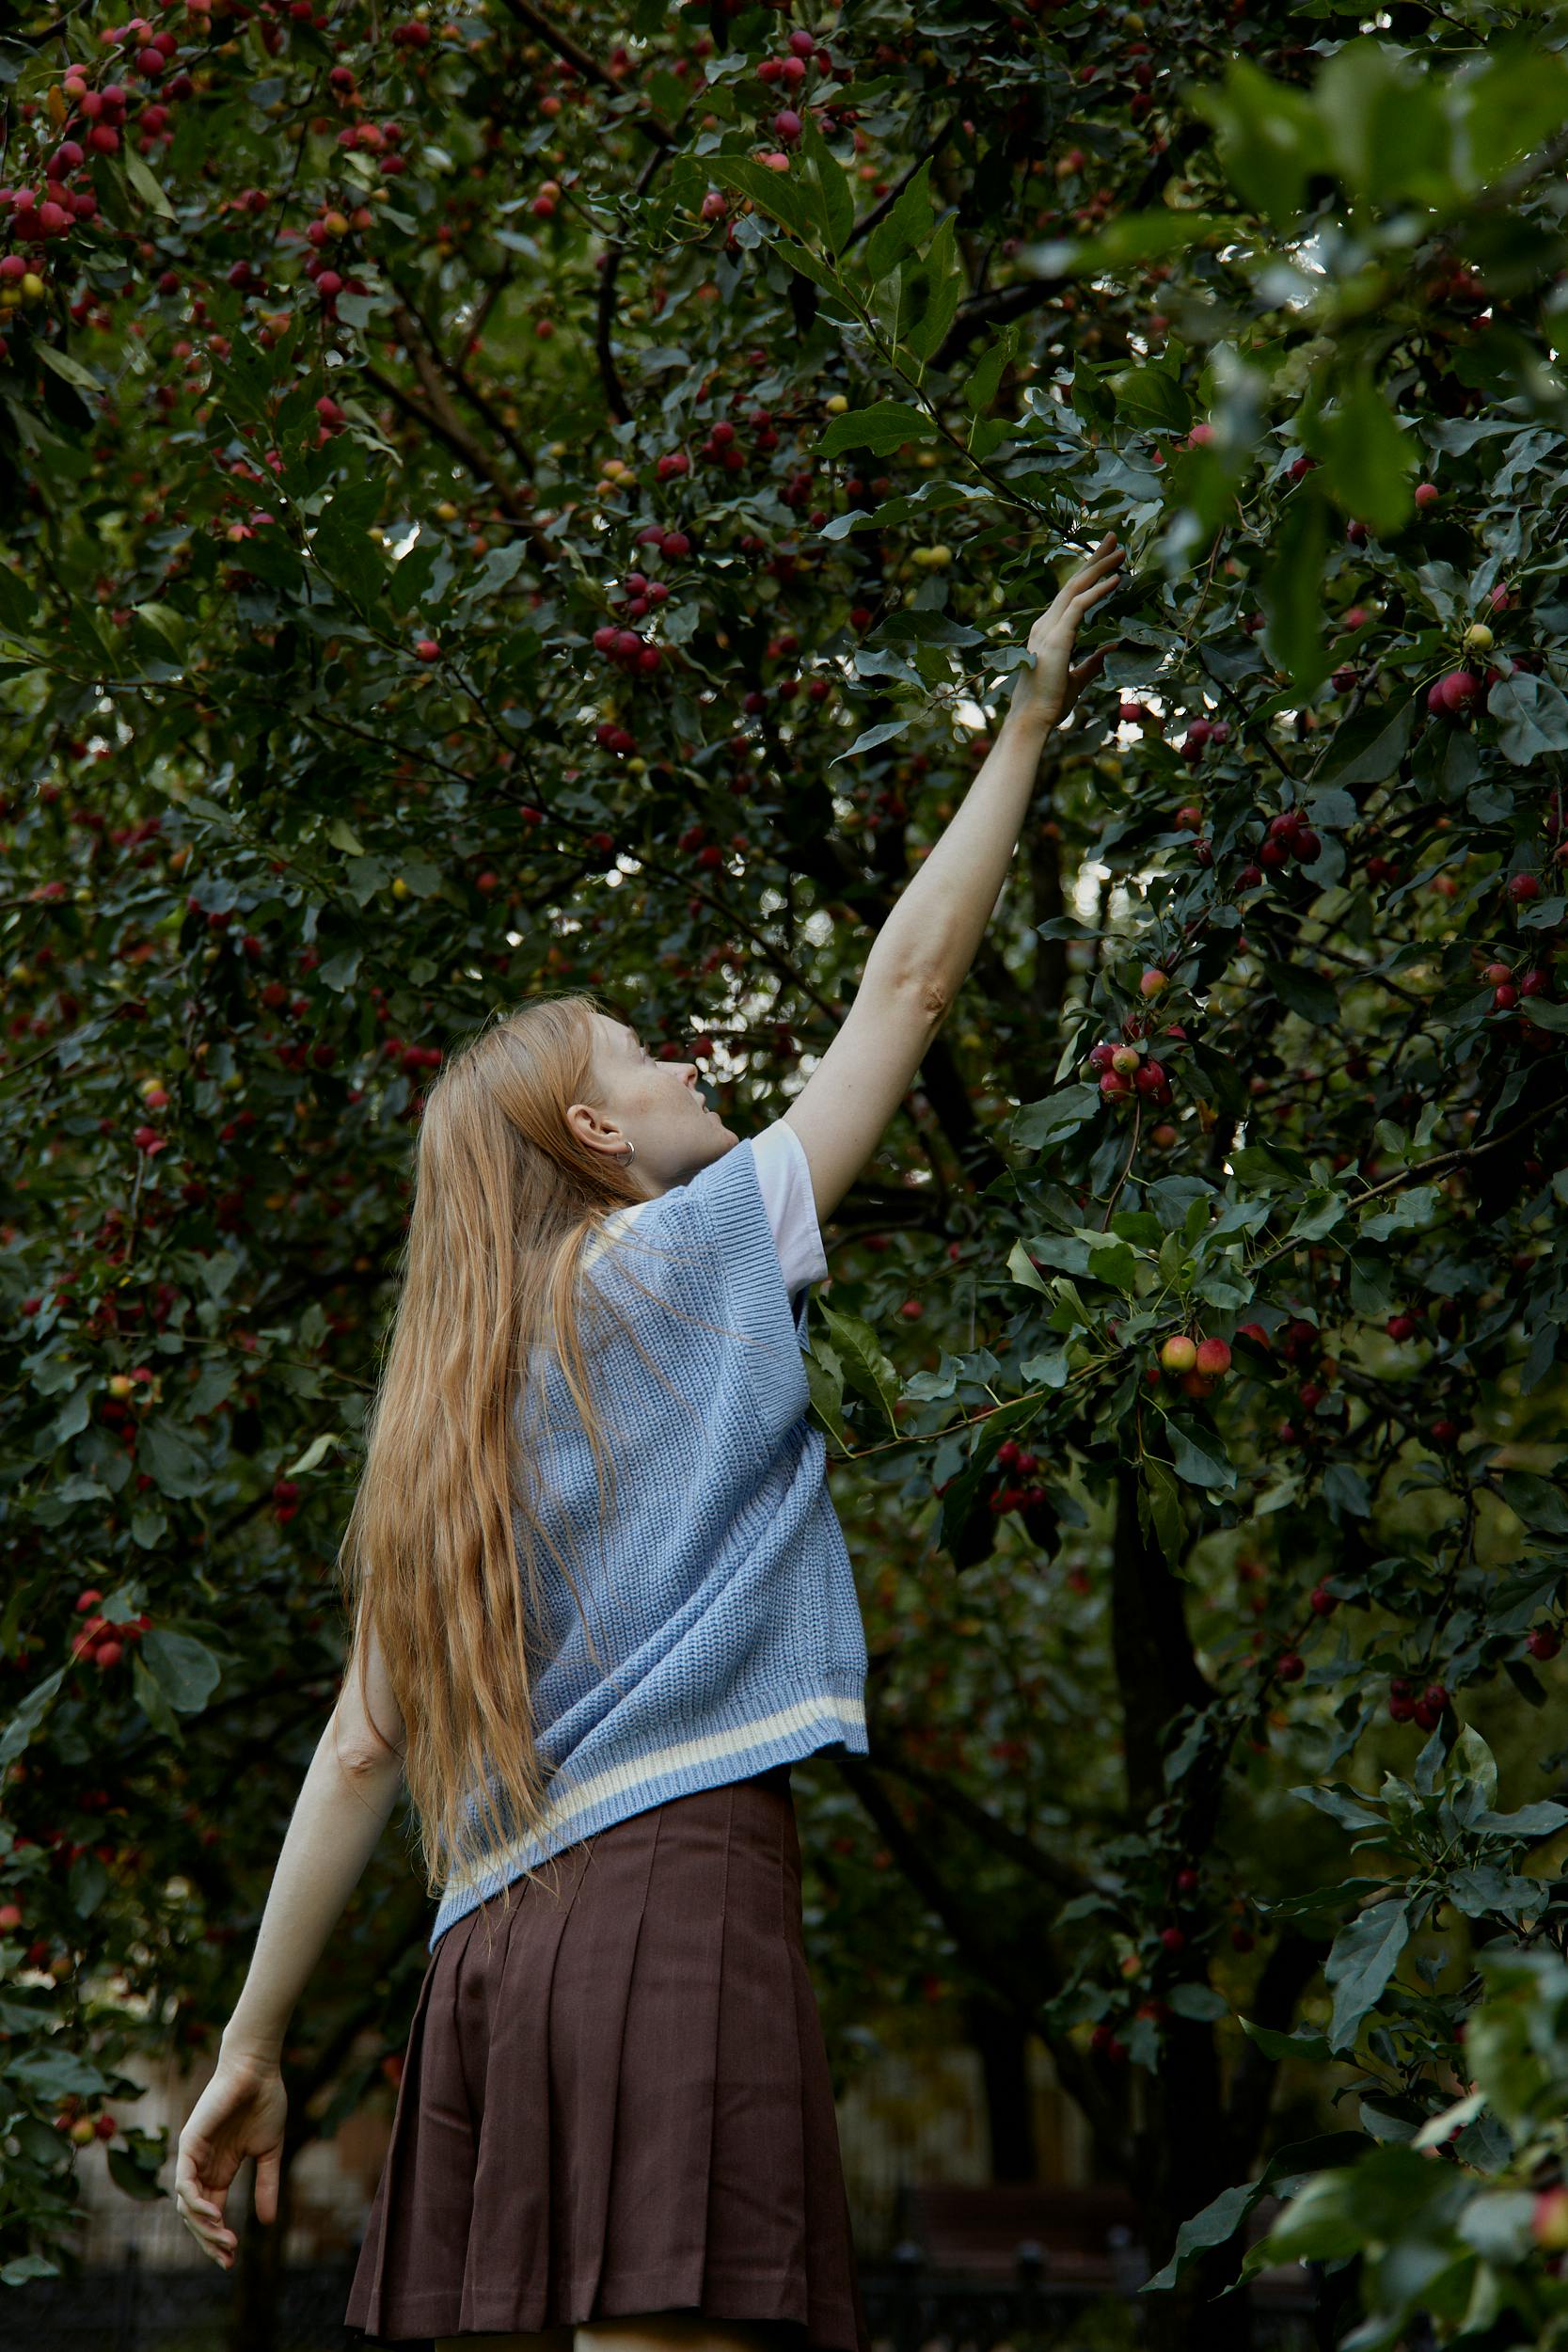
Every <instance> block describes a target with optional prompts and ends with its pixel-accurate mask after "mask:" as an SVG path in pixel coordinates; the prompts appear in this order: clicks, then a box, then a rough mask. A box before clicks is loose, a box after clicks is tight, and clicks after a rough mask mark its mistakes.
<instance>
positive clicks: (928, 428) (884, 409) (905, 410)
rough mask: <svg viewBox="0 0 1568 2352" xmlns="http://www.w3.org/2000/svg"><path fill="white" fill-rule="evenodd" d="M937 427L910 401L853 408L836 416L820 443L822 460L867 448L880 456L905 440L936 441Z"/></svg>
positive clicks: (897, 447) (885, 401)
mask: <svg viewBox="0 0 1568 2352" xmlns="http://www.w3.org/2000/svg"><path fill="white" fill-rule="evenodd" d="M936 437H937V429H936V426H935V425H934V424H933V423H932V421H931V420H930V418H929V417H928V416H927V415H926V414H925V412H924V410H922V409H919V408H911V405H910V404H909V403H908V401H903V400H878V401H874V402H873V403H872V405H871V406H870V407H869V408H852V409H851V410H850V411H849V414H848V415H847V416H845V417H834V418H833V420H832V422H831V423H830V425H829V426H828V429H827V431H826V432H825V433H824V434H823V436H822V438H821V440H820V441H819V442H818V443H817V450H818V453H819V454H820V455H821V456H823V457H837V456H839V455H840V454H841V453H843V452H844V451H845V450H847V449H868V450H871V451H872V452H873V453H875V454H876V455H877V456H883V455H885V454H886V453H887V452H888V451H889V450H894V449H901V448H902V447H903V445H904V443H905V442H906V441H934V440H935V439H936Z"/></svg>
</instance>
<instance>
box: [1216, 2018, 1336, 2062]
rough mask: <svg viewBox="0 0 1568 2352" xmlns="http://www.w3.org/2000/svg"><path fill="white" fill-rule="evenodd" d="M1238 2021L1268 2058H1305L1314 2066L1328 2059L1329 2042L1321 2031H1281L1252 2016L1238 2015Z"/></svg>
mask: <svg viewBox="0 0 1568 2352" xmlns="http://www.w3.org/2000/svg"><path fill="white" fill-rule="evenodd" d="M1236 2023H1237V2024H1238V2025H1239V2026H1240V2027H1241V2029H1242V2031H1243V2033H1244V2034H1245V2035H1246V2037H1247V2040H1248V2041H1249V2042H1257V2044H1258V2047H1259V2049H1260V2050H1261V2051H1262V2053H1263V2056H1264V2057H1265V2058H1274V2059H1275V2060H1278V2059H1281V2058H1305V2059H1307V2061H1308V2063H1309V2064H1311V2065H1314V2066H1321V2065H1325V2064H1326V2063H1327V2061H1328V2055H1329V2051H1328V2043H1327V2042H1326V2041H1325V2040H1324V2039H1323V2035H1322V2034H1321V2033H1280V2032H1278V2031H1277V2030H1276V2029H1275V2027H1274V2026H1259V2025H1258V2024H1257V2023H1256V2022H1255V2021H1254V2020H1253V2019H1252V2018H1250V2017H1242V2016H1238V2017H1237V2020H1236Z"/></svg>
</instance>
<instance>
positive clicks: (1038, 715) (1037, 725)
mask: <svg viewBox="0 0 1568 2352" xmlns="http://www.w3.org/2000/svg"><path fill="white" fill-rule="evenodd" d="M1054 725H1055V721H1054V720H1053V719H1052V718H1050V717H1048V716H1047V714H1046V712H1045V711H1044V710H1043V709H1042V708H1041V707H1040V706H1039V704H1038V703H1037V702H1034V701H1033V700H1031V699H1030V698H1028V697H1027V696H1022V697H1019V698H1016V699H1015V700H1014V701H1013V702H1011V703H1009V704H1008V706H1007V715H1006V718H1005V719H1004V720H1003V722H1002V727H1001V730H1000V731H1001V732H1002V733H1003V734H1006V735H1011V736H1013V737H1015V738H1022V739H1026V740H1029V741H1032V742H1034V743H1035V744H1037V745H1040V744H1043V743H1044V741H1045V739H1046V737H1047V736H1048V735H1050V734H1051V732H1052V730H1053V727H1054Z"/></svg>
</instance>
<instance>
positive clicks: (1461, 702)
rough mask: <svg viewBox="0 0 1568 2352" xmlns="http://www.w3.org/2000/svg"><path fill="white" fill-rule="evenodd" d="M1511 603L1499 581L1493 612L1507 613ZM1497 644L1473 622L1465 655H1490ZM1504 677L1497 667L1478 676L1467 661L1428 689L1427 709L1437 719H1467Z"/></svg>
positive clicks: (1480, 623)
mask: <svg viewBox="0 0 1568 2352" xmlns="http://www.w3.org/2000/svg"><path fill="white" fill-rule="evenodd" d="M1511 601H1512V599H1511V597H1510V595H1509V591H1508V589H1507V588H1506V586H1505V585H1504V584H1503V583H1502V581H1500V580H1499V581H1498V583H1497V586H1496V587H1495V588H1494V589H1493V591H1492V609H1493V611H1494V612H1504V611H1506V609H1507V607H1508V605H1509V604H1510V602H1511ZM1496 643H1497V640H1496V638H1495V637H1494V636H1493V634H1492V631H1491V629H1490V628H1488V627H1487V625H1486V623H1485V622H1484V621H1472V622H1471V623H1470V625H1469V627H1468V628H1466V630H1465V640H1464V654H1465V656H1471V655H1475V654H1486V653H1490V652H1491V650H1492V647H1493V645H1494V644H1496ZM1516 666H1517V665H1516ZM1502 675H1503V674H1502V672H1501V670H1499V669H1498V668H1497V666H1496V664H1495V663H1489V664H1488V666H1487V667H1486V669H1485V670H1484V671H1482V672H1480V673H1478V672H1477V671H1476V670H1474V669H1473V668H1472V667H1471V666H1470V662H1469V660H1467V659H1466V660H1462V662H1461V665H1460V667H1459V668H1458V669H1457V670H1446V671H1445V672H1444V674H1443V675H1442V676H1441V677H1440V678H1433V682H1432V684H1431V685H1430V686H1429V687H1428V688H1427V708H1428V710H1429V711H1430V712H1431V713H1432V715H1433V718H1434V719H1454V720H1460V719H1467V718H1469V716H1470V715H1471V713H1472V712H1473V711H1476V710H1479V709H1480V708H1481V706H1482V705H1483V704H1484V702H1485V700H1486V697H1487V695H1488V694H1489V693H1490V692H1491V691H1492V689H1493V687H1494V686H1496V685H1497V680H1498V679H1499V678H1500V677H1501V676H1502Z"/></svg>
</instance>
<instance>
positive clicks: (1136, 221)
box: [1015, 209, 1235, 278]
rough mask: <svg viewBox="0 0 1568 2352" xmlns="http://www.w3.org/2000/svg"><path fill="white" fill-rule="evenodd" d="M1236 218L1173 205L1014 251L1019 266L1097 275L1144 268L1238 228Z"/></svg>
mask: <svg viewBox="0 0 1568 2352" xmlns="http://www.w3.org/2000/svg"><path fill="white" fill-rule="evenodd" d="M1234 229H1235V222H1234V221H1233V220H1231V219H1229V218H1228V217H1227V215H1224V214H1222V213H1188V212H1179V211H1176V210H1174V209H1170V210H1164V209H1163V210H1161V211H1159V212H1150V213H1122V214H1119V215H1117V217H1116V218H1115V219H1113V220H1108V221H1106V223H1105V224H1104V226H1103V228H1101V229H1098V230H1096V231H1095V233H1094V235H1093V236H1092V237H1057V238H1051V239H1049V240H1047V242H1046V243H1044V244H1043V245H1029V246H1024V247H1023V248H1022V251H1021V252H1020V253H1019V254H1017V255H1016V256H1015V262H1016V264H1017V266H1018V267H1020V268H1022V269H1025V270H1029V271H1031V272H1033V274H1034V275H1035V276H1036V277H1037V278H1078V277H1082V276H1083V275H1084V274H1085V271H1092V272H1093V274H1094V275H1095V277H1097V278H1099V277H1101V276H1103V275H1106V274H1108V273H1109V272H1111V271H1114V270H1125V269H1127V268H1129V267H1138V268H1141V266H1142V265H1143V263H1144V262H1156V261H1159V260H1161V259H1162V258H1163V257H1164V255H1165V254H1167V253H1182V252H1185V251H1187V250H1188V248H1189V247H1191V246H1197V245H1206V244H1208V243H1209V241H1210V240H1211V239H1212V238H1213V237H1216V236H1228V235H1230V234H1232V233H1233V232H1234Z"/></svg>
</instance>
